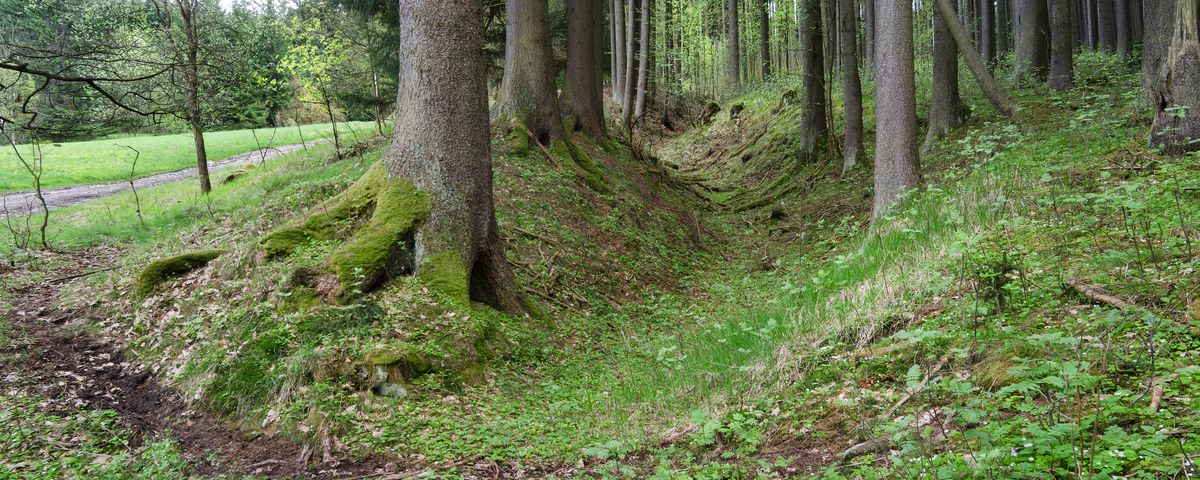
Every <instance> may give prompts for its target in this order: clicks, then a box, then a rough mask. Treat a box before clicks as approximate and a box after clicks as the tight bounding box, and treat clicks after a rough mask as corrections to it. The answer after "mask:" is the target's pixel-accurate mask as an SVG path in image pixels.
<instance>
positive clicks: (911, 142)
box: [871, 0, 957, 219]
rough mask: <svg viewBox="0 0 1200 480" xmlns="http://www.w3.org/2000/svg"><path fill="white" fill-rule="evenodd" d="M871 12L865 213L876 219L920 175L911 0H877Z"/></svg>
mask: <svg viewBox="0 0 1200 480" xmlns="http://www.w3.org/2000/svg"><path fill="white" fill-rule="evenodd" d="M941 1H943V2H945V1H948V0H941ZM876 15H877V20H876V25H875V26H876V28H877V31H876V34H877V35H878V37H877V40H878V42H879V47H880V50H879V52H878V53H879V59H878V64H877V66H878V68H879V72H878V79H879V80H878V83H877V85H876V87H875V91H876V99H875V125H876V126H877V127H876V129H875V204H874V208H873V210H872V213H871V215H872V218H875V219H878V218H880V217H882V216H883V215H884V214H885V213H887V211H888V210H889V209H890V208H891V207H892V205H894V204H895V203H896V201H897V199H899V197H900V195H901V194H902V193H904V192H905V191H908V190H912V189H914V188H918V187H920V186H921V183H922V180H921V161H920V157H919V156H918V153H917V100H916V78H915V67H914V63H913V62H914V54H913V9H912V5H910V4H908V3H907V2H881V3H880V5H878V7H877V11H876ZM955 21H957V19H955ZM947 22H949V20H947Z"/></svg>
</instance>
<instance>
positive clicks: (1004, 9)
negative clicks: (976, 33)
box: [996, 0, 1012, 56]
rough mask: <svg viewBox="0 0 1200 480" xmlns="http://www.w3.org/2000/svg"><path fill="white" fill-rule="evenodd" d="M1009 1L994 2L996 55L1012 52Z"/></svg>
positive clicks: (999, 0)
mask: <svg viewBox="0 0 1200 480" xmlns="http://www.w3.org/2000/svg"><path fill="white" fill-rule="evenodd" d="M1009 1H1010V0H998V1H997V2H996V55H997V56H1004V55H1008V52H1011V51H1012V40H1011V38H1012V36H1011V35H1010V32H1011V31H1012V21H1011V19H1010V15H1009V10H1008V6H1009Z"/></svg>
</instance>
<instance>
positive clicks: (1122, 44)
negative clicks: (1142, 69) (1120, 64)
mask: <svg viewBox="0 0 1200 480" xmlns="http://www.w3.org/2000/svg"><path fill="white" fill-rule="evenodd" d="M1113 7H1114V11H1113V17H1114V18H1115V19H1116V24H1115V25H1116V30H1117V55H1120V56H1121V57H1122V58H1128V57H1129V55H1130V53H1132V52H1133V40H1132V39H1131V38H1130V36H1131V34H1132V31H1133V26H1132V25H1130V23H1132V22H1131V20H1132V18H1130V15H1129V0H1113Z"/></svg>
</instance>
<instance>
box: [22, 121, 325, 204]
mask: <svg viewBox="0 0 1200 480" xmlns="http://www.w3.org/2000/svg"><path fill="white" fill-rule="evenodd" d="M325 141H326V140H313V141H309V142H305V143H297V144H293V145H279V146H275V147H268V148H262V149H258V150H254V151H250V152H246V153H241V154H237V155H234V156H232V157H229V158H226V159H224V160H220V161H216V162H209V164H208V171H209V173H210V174H215V173H216V172H219V171H221V170H226V169H230V168H237V167H244V166H247V165H249V166H254V164H255V162H258V163H266V162H268V161H270V160H273V159H276V158H279V157H281V156H283V155H286V154H288V153H290V152H293V151H296V150H300V149H302V148H307V147H308V146H310V145H316V144H319V143H322V142H325ZM196 175H197V173H196V167H191V168H185V169H182V170H176V171H173V172H166V173H159V174H155V175H150V176H146V177H140V178H137V179H134V180H131V181H132V183H133V185H132V188H134V189H138V188H149V187H153V186H156V185H163V184H167V183H171V182H177V181H180V180H184V179H188V178H196ZM213 178H215V179H216V180H217V181H220V179H222V178H227V177H223V176H217V175H214V176H213ZM131 181H124V182H111V183H93V184H85V185H74V186H70V187H61V188H51V189H48V190H43V191H42V192H41V194H42V198H43V199H44V200H45V201H46V207H47V208H49V209H51V210H55V209H59V208H63V207H69V206H71V205H78V204H80V203H83V202H89V201H92V200H96V199H100V198H104V197H109V196H112V195H115V194H117V193H120V192H123V191H127V190H129V189H130V188H131V186H130V182H131ZM41 209H42V205H41V202H40V201H39V200H38V198H37V192H32V191H25V192H16V193H9V194H3V195H0V218H3V217H7V216H13V215H27V214H31V213H33V212H37V211H40V210H41Z"/></svg>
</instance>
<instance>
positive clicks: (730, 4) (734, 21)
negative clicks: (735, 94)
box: [725, 0, 742, 91]
mask: <svg viewBox="0 0 1200 480" xmlns="http://www.w3.org/2000/svg"><path fill="white" fill-rule="evenodd" d="M725 6H726V13H725V19H726V21H728V22H729V25H728V29H727V32H728V35H729V77H728V83H729V86H728V89H729V90H730V91H735V90H737V89H739V88H741V86H742V74H741V68H742V53H741V48H742V46H741V42H740V41H739V39H738V0H725Z"/></svg>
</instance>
